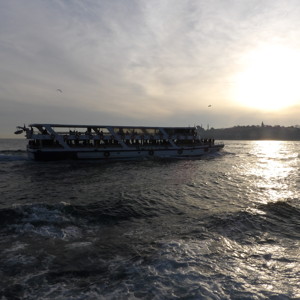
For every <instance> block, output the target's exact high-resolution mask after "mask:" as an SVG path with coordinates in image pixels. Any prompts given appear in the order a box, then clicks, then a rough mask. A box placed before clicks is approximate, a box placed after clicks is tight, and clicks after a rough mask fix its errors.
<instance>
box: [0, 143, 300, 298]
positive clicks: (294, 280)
mask: <svg viewBox="0 0 300 300" xmlns="http://www.w3.org/2000/svg"><path fill="white" fill-rule="evenodd" d="M24 149H25V143H24V141H20V140H19V141H16V140H0V225H1V226H0V235H1V238H0V268H1V269H0V299H1V300H2V299H266V298H268V299H297V298H298V299H299V298H300V285H299V282H300V251H299V247H300V202H299V187H300V176H299V167H300V156H299V153H300V143H299V142H269V141H260V142H245V141H228V142H226V147H225V149H224V151H222V152H220V153H218V154H216V155H214V156H209V157H204V158H203V159H201V160H191V161H189V160H187V161H184V160H176V161H142V162H115V163H111V164H103V163H102V164H101V163H95V162H79V163H78V162H70V161H68V162H33V161H29V160H27V158H26V153H25V151H24Z"/></svg>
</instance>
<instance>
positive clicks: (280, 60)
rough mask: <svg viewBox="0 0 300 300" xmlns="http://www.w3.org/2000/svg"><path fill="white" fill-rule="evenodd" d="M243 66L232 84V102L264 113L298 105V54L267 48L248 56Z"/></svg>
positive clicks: (271, 47) (299, 101)
mask: <svg viewBox="0 0 300 300" xmlns="http://www.w3.org/2000/svg"><path fill="white" fill-rule="evenodd" d="M243 64H244V70H243V71H242V72H240V73H239V74H238V76H237V78H236V80H235V96H234V98H235V101H237V102H238V103H240V104H242V105H243V106H247V107H252V108H255V109H259V110H264V111H274V110H280V109H284V108H288V107H290V106H293V105H295V104H296V103H300V84H299V80H300V52H297V51H295V50H292V49H289V48H285V47H279V46H268V47H264V48H263V49H257V50H255V51H253V52H251V53H250V54H248V55H247V57H245V61H244V63H243Z"/></svg>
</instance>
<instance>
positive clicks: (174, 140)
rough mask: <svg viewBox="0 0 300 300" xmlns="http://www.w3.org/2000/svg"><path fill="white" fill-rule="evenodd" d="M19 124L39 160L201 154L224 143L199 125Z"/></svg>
mask: <svg viewBox="0 0 300 300" xmlns="http://www.w3.org/2000/svg"><path fill="white" fill-rule="evenodd" d="M17 128H19V130H18V131H16V132H15V133H16V134H19V133H20V130H23V132H25V134H26V138H27V139H28V145H27V152H28V156H29V158H32V159H35V160H62V159H75V160H81V159H88V160H91V159H95V160H130V159H149V158H198V157H201V156H202V155H205V154H209V153H213V152H216V151H219V150H221V149H222V148H223V147H224V144H223V143H215V141H214V139H203V138H201V137H200V136H199V131H198V130H197V128H196V127H143V126H106V125H69V124H68V125H66V124H41V123H39V124H30V125H29V126H28V127H26V126H25V125H24V127H17Z"/></svg>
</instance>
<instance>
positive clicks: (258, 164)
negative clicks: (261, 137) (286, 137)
mask: <svg viewBox="0 0 300 300" xmlns="http://www.w3.org/2000/svg"><path fill="white" fill-rule="evenodd" d="M250 155H251V156H254V157H255V158H256V159H255V160H250V162H249V163H248V166H247V168H246V169H245V175H246V176H249V177H250V178H251V183H252V185H253V188H254V189H255V190H256V192H257V193H258V194H259V196H262V197H259V202H261V203H268V202H276V201H278V200H282V199H283V198H292V197H296V196H297V195H296V193H297V189H296V188H295V186H293V182H291V181H290V180H289V178H290V175H291V173H292V172H296V171H297V168H295V162H296V163H297V159H298V155H297V153H294V152H292V151H291V150H290V149H289V144H288V143H287V142H282V141H255V142H253V147H252V150H251V151H250ZM257 200H258V199H257Z"/></svg>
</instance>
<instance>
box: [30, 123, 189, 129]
mask: <svg viewBox="0 0 300 300" xmlns="http://www.w3.org/2000/svg"><path fill="white" fill-rule="evenodd" d="M28 126H31V127H41V126H50V127H61V128H88V127H91V128H92V127H97V128H108V127H112V128H141V129H143V128H145V129H147V128H148V129H159V128H170V129H189V128H190V129H192V128H195V126H126V125H125V126H124V125H122V126H116V125H95V124H94V125H79V124H52V123H33V124H29V125H28Z"/></svg>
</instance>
